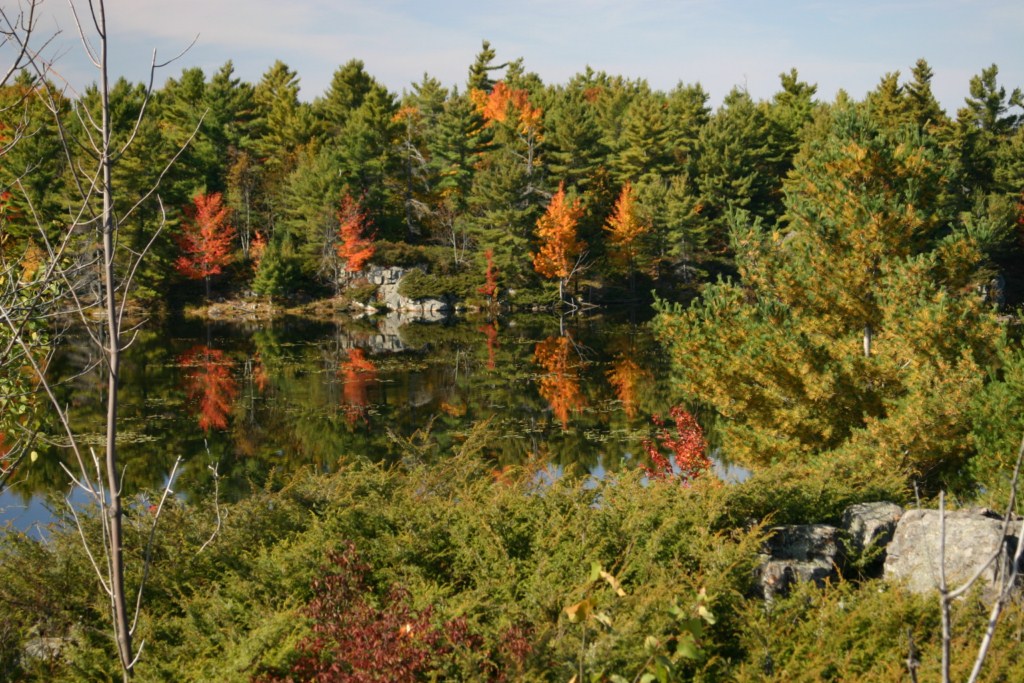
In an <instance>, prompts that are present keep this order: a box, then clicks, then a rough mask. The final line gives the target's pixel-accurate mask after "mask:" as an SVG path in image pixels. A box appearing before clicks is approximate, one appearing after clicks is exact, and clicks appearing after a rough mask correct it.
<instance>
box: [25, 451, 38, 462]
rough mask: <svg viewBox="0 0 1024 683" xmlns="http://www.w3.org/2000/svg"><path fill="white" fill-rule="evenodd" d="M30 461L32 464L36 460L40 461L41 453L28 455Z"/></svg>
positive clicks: (34, 452)
mask: <svg viewBox="0 0 1024 683" xmlns="http://www.w3.org/2000/svg"><path fill="white" fill-rule="evenodd" d="M28 459H29V460H30V461H32V462H35V461H36V460H38V459H39V453H37V452H36V451H32V452H31V453H29V454H28Z"/></svg>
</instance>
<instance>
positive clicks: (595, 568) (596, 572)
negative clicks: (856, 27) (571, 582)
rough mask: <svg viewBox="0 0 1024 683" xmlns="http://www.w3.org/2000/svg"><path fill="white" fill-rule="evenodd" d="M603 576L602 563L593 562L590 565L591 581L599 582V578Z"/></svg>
mask: <svg viewBox="0 0 1024 683" xmlns="http://www.w3.org/2000/svg"><path fill="white" fill-rule="evenodd" d="M600 576H601V563H600V562H596V561H595V562H591V563H590V580H591V581H597V579H598V577H600Z"/></svg>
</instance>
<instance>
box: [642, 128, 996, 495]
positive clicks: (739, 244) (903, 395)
mask: <svg viewBox="0 0 1024 683" xmlns="http://www.w3.org/2000/svg"><path fill="white" fill-rule="evenodd" d="M832 117H833V118H832V124H831V127H830V130H829V134H828V135H827V136H825V137H824V138H822V139H820V140H817V141H815V142H814V143H813V144H811V145H810V146H809V147H808V148H806V149H805V150H804V151H803V152H802V153H801V154H800V155H799V156H798V158H797V161H796V166H795V168H794V171H793V173H792V175H791V177H790V179H789V180H788V181H787V207H786V208H787V212H786V218H785V219H784V221H783V223H782V224H781V225H779V226H777V227H775V228H772V227H771V226H767V225H765V224H764V223H763V222H762V221H759V220H756V219H752V218H751V217H750V216H749V215H748V214H743V213H742V212H741V213H734V214H733V228H732V242H733V248H734V249H735V252H736V262H737V266H738V267H739V272H740V275H741V277H742V280H741V282H738V283H737V282H731V281H723V282H719V283H717V284H714V285H710V286H708V287H707V288H706V289H705V291H704V293H703V296H702V299H701V300H700V302H699V303H696V304H695V305H694V306H692V307H691V308H690V309H688V310H686V311H682V310H676V311H675V312H671V313H665V314H663V315H662V316H661V318H660V325H661V336H662V338H663V339H664V340H665V341H666V342H667V343H668V344H669V345H670V347H671V353H672V358H673V360H674V362H675V365H676V367H677V370H678V372H679V376H680V377H681V386H680V388H681V389H682V390H683V392H684V393H685V394H686V395H687V396H689V397H691V398H693V399H698V400H702V401H705V402H707V403H709V404H711V405H713V406H715V408H716V409H717V410H718V411H719V412H720V413H721V414H722V416H723V417H724V418H725V419H724V423H723V427H722V434H723V440H724V443H723V448H724V450H725V451H726V453H727V454H728V456H729V457H735V458H737V459H738V460H740V461H745V462H747V463H765V462H770V461H778V460H785V459H787V458H808V457H812V456H813V457H818V456H820V457H831V458H836V459H840V460H843V461H844V462H850V463H856V462H860V463H866V464H870V465H872V466H876V467H889V468H896V469H898V470H899V471H901V472H904V473H905V474H907V476H912V477H915V478H917V479H918V481H923V482H926V483H927V484H928V485H936V484H937V483H938V482H940V481H943V480H945V481H947V482H949V479H948V478H949V477H955V476H957V473H958V472H959V471H960V470H961V467H962V465H963V464H964V462H965V461H966V460H967V459H968V458H969V457H970V455H971V452H970V449H969V446H968V445H967V444H969V443H970V437H969V434H970V431H971V424H970V421H969V416H968V414H967V406H968V404H969V402H970V400H969V399H970V395H971V393H972V392H974V391H976V390H978V388H979V387H980V385H981V383H982V382H983V375H984V373H983V371H982V368H983V367H986V366H987V365H988V363H989V362H990V361H991V358H992V355H993V353H994V349H995V348H996V346H997V345H998V340H999V338H1000V335H1001V332H1000V329H999V326H998V324H997V322H996V319H995V315H994V313H993V312H992V311H991V310H990V309H989V308H988V307H986V306H985V304H984V302H983V301H982V299H981V297H980V296H979V295H978V294H976V290H975V289H974V287H973V283H974V280H975V278H976V273H977V271H976V268H977V267H978V265H979V264H980V263H981V254H980V252H979V251H978V250H977V248H976V246H975V244H974V241H973V240H972V239H971V238H970V236H969V235H968V234H966V232H965V230H964V229H963V226H962V225H960V224H958V223H957V222H956V217H955V216H950V215H948V214H947V213H945V211H944V208H943V206H942V203H941V202H940V201H939V197H940V189H941V187H942V185H943V179H942V173H943V172H944V170H945V167H944V164H942V163H941V156H940V155H939V154H938V152H937V150H936V143H935V141H934V140H931V139H929V138H927V137H922V136H921V135H920V134H915V133H913V132H911V131H905V132H903V133H900V134H898V135H896V136H892V135H890V134H888V133H885V132H883V131H881V130H879V128H878V126H877V124H876V123H875V122H874V121H873V119H872V118H869V117H868V116H867V115H865V114H864V113H863V112H861V111H858V110H857V109H856V108H840V109H837V110H836V111H835V112H834V113H833V114H832ZM954 329H955V330H956V334H951V330H954ZM722 359H728V360H727V362H725V363H723V362H722Z"/></svg>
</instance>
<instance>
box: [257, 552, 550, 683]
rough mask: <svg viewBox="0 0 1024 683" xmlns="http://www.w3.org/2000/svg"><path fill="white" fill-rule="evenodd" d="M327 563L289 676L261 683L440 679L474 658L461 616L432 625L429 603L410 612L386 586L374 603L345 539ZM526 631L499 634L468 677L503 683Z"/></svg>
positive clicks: (397, 590)
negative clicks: (450, 665)
mask: <svg viewBox="0 0 1024 683" xmlns="http://www.w3.org/2000/svg"><path fill="white" fill-rule="evenodd" d="M328 563H329V564H328V566H326V567H324V569H323V570H322V572H321V574H320V576H319V577H318V578H317V579H315V580H314V581H313V599H312V600H311V601H310V603H309V604H308V605H307V607H306V609H305V612H306V615H307V616H308V617H309V619H310V620H311V621H312V627H313V634H312V635H310V636H308V637H306V638H304V639H303V640H302V641H300V642H299V644H298V647H297V648H296V649H297V654H298V658H297V659H296V660H295V662H294V663H293V664H292V665H291V669H290V671H288V672H287V673H282V674H281V675H274V674H269V675H264V676H261V677H258V678H256V679H255V680H257V681H260V682H262V683H285V682H291V681H323V682H324V683H327V682H330V683H406V682H407V681H418V680H439V679H438V672H439V671H443V670H444V669H445V664H446V663H447V662H450V661H451V660H453V659H455V658H458V656H459V655H460V654H465V653H470V652H473V653H477V654H480V653H479V650H480V648H481V647H482V645H483V639H482V638H481V637H480V636H479V635H477V634H476V633H474V632H473V631H472V630H471V628H470V625H469V622H468V621H467V620H466V619H465V618H464V617H457V618H455V619H450V620H448V621H445V622H443V623H437V624H435V623H434V609H433V606H431V605H427V606H426V607H424V608H423V609H420V610H417V609H414V608H413V607H412V606H411V602H412V600H411V598H412V596H411V595H410V593H409V591H408V590H406V589H405V588H403V587H401V586H399V585H392V586H391V587H390V589H388V590H387V592H386V593H385V594H384V595H383V596H382V597H381V598H380V599H379V600H373V599H372V597H373V592H374V591H373V588H372V586H371V585H370V583H369V582H368V581H367V578H368V576H369V574H370V566H369V565H367V564H366V563H364V562H363V561H362V559H361V557H360V555H359V552H358V551H357V550H356V548H355V546H354V545H353V544H352V543H351V542H350V543H347V544H346V547H345V549H344V550H343V551H341V552H333V553H330V554H329V555H328ZM532 635H533V634H532V633H531V632H530V631H529V629H525V628H522V627H518V626H512V627H510V628H508V629H506V631H505V633H504V638H503V644H502V647H501V649H500V651H497V652H486V653H484V655H485V656H484V657H482V658H479V659H480V661H481V663H482V666H481V670H478V671H476V672H475V674H476V675H475V676H474V677H473V680H481V681H505V680H508V679H507V675H506V673H507V672H508V671H514V670H516V669H519V668H521V666H522V663H523V662H524V661H525V659H526V657H527V656H529V654H530V653H531V652H532V649H533V648H532V645H531V643H530V637H531V636H532Z"/></svg>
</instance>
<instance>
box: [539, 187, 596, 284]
mask: <svg viewBox="0 0 1024 683" xmlns="http://www.w3.org/2000/svg"><path fill="white" fill-rule="evenodd" d="M582 215H583V207H582V206H581V204H580V200H579V199H578V198H577V199H575V200H573V201H572V203H569V202H567V201H566V198H565V183H559V185H558V192H556V193H555V194H554V196H553V197H551V202H550V203H549V204H548V208H547V211H545V212H544V215H543V216H541V217H540V218H538V219H537V241H538V242H539V249H538V251H537V253H536V254H534V255H533V268H534V270H536V271H537V272H538V273H540V274H541V275H543V276H544V277H546V278H558V296H559V300H561V301H564V300H565V285H566V283H567V282H568V281H569V278H570V277H572V275H573V274H574V273H575V272H576V269H577V268H578V267H579V263H580V260H581V259H582V256H583V253H584V249H586V248H587V245H586V243H585V242H583V241H581V240H580V239H579V238H578V237H577V234H576V227H577V225H578V224H579V222H580V217H581V216H582Z"/></svg>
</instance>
